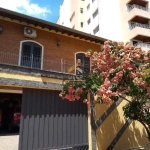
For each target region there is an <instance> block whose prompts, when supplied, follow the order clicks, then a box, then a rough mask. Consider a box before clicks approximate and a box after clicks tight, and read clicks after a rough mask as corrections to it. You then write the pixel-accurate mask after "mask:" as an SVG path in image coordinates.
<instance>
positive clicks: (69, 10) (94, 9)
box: [57, 0, 150, 50]
mask: <svg viewBox="0 0 150 150" xmlns="http://www.w3.org/2000/svg"><path fill="white" fill-rule="evenodd" d="M149 1H150V0H64V1H63V4H62V5H61V6H60V16H59V18H58V20H57V24H60V25H63V26H66V27H70V28H74V29H76V30H80V31H83V32H87V33H90V34H94V35H96V36H100V37H103V38H106V39H110V40H116V41H124V42H127V41H130V42H132V43H133V44H134V45H135V46H141V47H142V48H143V49H145V50H147V49H150V9H149V6H150V3H149Z"/></svg>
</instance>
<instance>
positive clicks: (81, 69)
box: [76, 53, 90, 75]
mask: <svg viewBox="0 0 150 150" xmlns="http://www.w3.org/2000/svg"><path fill="white" fill-rule="evenodd" d="M89 73H90V58H87V57H86V56H85V54H84V53H77V54H76V75H82V74H87V75H88V74H89Z"/></svg>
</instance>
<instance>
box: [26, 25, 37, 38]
mask: <svg viewBox="0 0 150 150" xmlns="http://www.w3.org/2000/svg"><path fill="white" fill-rule="evenodd" d="M24 36H26V37H30V38H35V37H36V36H37V35H36V30H35V29H32V28H30V27H24Z"/></svg>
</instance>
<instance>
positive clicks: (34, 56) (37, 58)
mask: <svg viewBox="0 0 150 150" xmlns="http://www.w3.org/2000/svg"><path fill="white" fill-rule="evenodd" d="M41 63H42V46H41V45H39V44H37V43H34V42H23V43H22V49H21V58H20V66H24V67H29V68H35V69H41V66H42V64H41Z"/></svg>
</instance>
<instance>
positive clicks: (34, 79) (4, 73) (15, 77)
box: [0, 72, 62, 84]
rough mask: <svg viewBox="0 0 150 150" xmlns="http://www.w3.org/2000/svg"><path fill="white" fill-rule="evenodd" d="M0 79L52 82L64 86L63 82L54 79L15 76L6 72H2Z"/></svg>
mask: <svg viewBox="0 0 150 150" xmlns="http://www.w3.org/2000/svg"><path fill="white" fill-rule="evenodd" d="M0 77H1V78H10V79H20V80H28V81H38V82H51V83H58V84H62V80H60V79H53V78H47V77H36V76H30V75H22V74H13V73H6V72H0Z"/></svg>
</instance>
